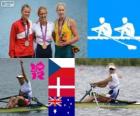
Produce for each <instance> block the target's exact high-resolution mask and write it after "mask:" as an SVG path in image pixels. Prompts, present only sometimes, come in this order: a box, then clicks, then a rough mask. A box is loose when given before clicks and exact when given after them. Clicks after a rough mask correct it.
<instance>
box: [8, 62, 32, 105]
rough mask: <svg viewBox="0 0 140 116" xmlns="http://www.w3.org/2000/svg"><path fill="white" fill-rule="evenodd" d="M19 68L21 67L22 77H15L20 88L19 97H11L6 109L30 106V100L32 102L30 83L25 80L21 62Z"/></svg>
mask: <svg viewBox="0 0 140 116" xmlns="http://www.w3.org/2000/svg"><path fill="white" fill-rule="evenodd" d="M20 66H21V71H22V75H18V76H17V79H18V81H19V84H20V86H21V87H20V90H19V96H14V97H11V98H10V100H9V102H8V104H7V108H14V107H16V106H19V107H22V106H24V107H25V106H28V105H30V103H31V100H32V88H31V83H30V81H29V80H28V79H27V76H26V74H25V71H24V67H23V61H22V60H20Z"/></svg>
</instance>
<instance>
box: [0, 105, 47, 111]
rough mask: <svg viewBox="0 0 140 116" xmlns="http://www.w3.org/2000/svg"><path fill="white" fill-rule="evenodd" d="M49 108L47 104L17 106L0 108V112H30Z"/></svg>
mask: <svg viewBox="0 0 140 116" xmlns="http://www.w3.org/2000/svg"><path fill="white" fill-rule="evenodd" d="M41 110H47V107H45V106H37V107H16V108H11V109H9V108H0V113H14V112H30V111H41Z"/></svg>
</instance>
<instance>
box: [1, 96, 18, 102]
mask: <svg viewBox="0 0 140 116" xmlns="http://www.w3.org/2000/svg"><path fill="white" fill-rule="evenodd" d="M16 96H18V95H13V96H9V97H4V98H0V101H1V100H5V99H10V98H11V97H16Z"/></svg>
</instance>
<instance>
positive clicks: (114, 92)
mask: <svg viewBox="0 0 140 116" xmlns="http://www.w3.org/2000/svg"><path fill="white" fill-rule="evenodd" d="M108 69H109V76H108V78H106V79H105V80H103V81H99V82H95V83H94V82H92V83H90V85H91V87H92V88H94V87H100V88H104V87H109V92H108V94H106V95H105V96H102V95H97V100H98V102H105V103H106V102H115V100H116V99H117V96H118V95H119V90H120V87H119V85H120V81H119V78H120V76H118V74H117V73H116V66H115V65H114V63H110V64H109V65H108ZM94 100H95V98H94V96H92V95H87V96H86V97H85V98H83V99H81V102H93V101H94Z"/></svg>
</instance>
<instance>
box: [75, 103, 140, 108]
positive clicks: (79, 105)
mask: <svg viewBox="0 0 140 116" xmlns="http://www.w3.org/2000/svg"><path fill="white" fill-rule="evenodd" d="M75 106H76V108H95V107H97V105H96V103H82V102H81V103H80V102H76V103H75ZM99 107H100V108H104V109H122V108H124V109H140V103H134V104H109V103H99Z"/></svg>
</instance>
